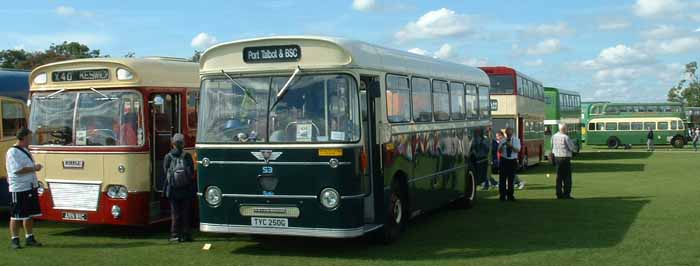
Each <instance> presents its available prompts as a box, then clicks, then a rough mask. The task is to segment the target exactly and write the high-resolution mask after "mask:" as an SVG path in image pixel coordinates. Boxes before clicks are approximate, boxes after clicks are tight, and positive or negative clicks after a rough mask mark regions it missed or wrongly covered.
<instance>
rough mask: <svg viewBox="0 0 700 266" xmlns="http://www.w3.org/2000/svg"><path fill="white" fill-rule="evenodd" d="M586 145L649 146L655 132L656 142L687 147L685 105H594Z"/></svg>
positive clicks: (676, 146)
mask: <svg viewBox="0 0 700 266" xmlns="http://www.w3.org/2000/svg"><path fill="white" fill-rule="evenodd" d="M590 117H591V118H590V120H589V121H588V125H587V127H588V130H587V136H586V144H588V145H607V146H608V148H611V149H616V148H618V147H620V146H622V145H645V144H646V141H647V132H648V130H649V129H652V130H654V143H655V144H658V145H664V144H670V145H673V147H675V148H683V146H684V145H685V144H686V139H685V137H684V136H685V134H686V132H685V125H684V113H683V106H682V105H681V104H680V103H673V102H668V103H597V104H593V105H591V110H590Z"/></svg>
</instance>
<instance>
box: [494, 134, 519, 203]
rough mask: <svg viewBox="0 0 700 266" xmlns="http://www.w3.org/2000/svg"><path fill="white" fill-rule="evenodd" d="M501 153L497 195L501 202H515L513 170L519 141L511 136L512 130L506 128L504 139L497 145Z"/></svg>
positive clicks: (515, 165)
mask: <svg viewBox="0 0 700 266" xmlns="http://www.w3.org/2000/svg"><path fill="white" fill-rule="evenodd" d="M498 151H499V152H500V153H501V167H500V174H499V177H498V193H499V199H500V200H501V201H506V200H508V201H515V195H514V194H515V190H514V184H513V181H515V170H516V169H517V168H518V152H520V140H519V139H518V137H517V136H514V135H513V128H511V127H507V128H506V134H505V138H503V139H502V140H501V141H500V142H499V143H498Z"/></svg>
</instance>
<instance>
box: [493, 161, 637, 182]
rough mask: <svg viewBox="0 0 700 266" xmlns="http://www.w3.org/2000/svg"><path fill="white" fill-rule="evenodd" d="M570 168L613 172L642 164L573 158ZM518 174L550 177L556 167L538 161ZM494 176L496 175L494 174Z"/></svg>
mask: <svg viewBox="0 0 700 266" xmlns="http://www.w3.org/2000/svg"><path fill="white" fill-rule="evenodd" d="M571 169H572V171H573V174H574V176H576V173H603V172H605V173H613V172H642V171H644V164H641V163H608V162H585V161H583V162H581V161H577V160H574V161H572V162H571ZM518 174H527V175H538V174H551V177H552V178H556V169H555V168H554V166H553V165H552V164H550V163H548V162H544V163H540V164H538V165H536V166H533V167H530V168H528V169H526V170H522V171H520V172H518ZM494 177H496V175H494Z"/></svg>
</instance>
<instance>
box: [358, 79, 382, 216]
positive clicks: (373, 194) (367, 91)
mask: <svg viewBox="0 0 700 266" xmlns="http://www.w3.org/2000/svg"><path fill="white" fill-rule="evenodd" d="M361 80H362V83H364V84H366V86H361V87H366V88H364V89H362V90H361V91H360V102H361V104H360V105H361V108H360V110H361V112H362V114H361V115H362V130H363V132H362V133H363V135H364V136H366V137H365V141H364V143H363V144H364V147H363V150H364V151H365V153H364V156H366V158H363V161H366V164H367V165H366V166H367V168H366V170H365V173H363V177H362V185H363V188H365V189H363V191H364V192H366V193H369V196H368V197H365V201H364V216H365V223H383V220H381V219H382V218H381V217H384V216H383V215H384V213H385V211H384V206H385V205H384V187H385V184H384V174H383V173H382V166H381V152H380V151H381V147H380V145H379V144H378V143H379V142H378V140H377V123H378V121H380V120H378V119H377V112H376V106H377V102H376V101H378V100H380V96H381V95H380V85H379V84H380V83H379V77H366V76H363V77H362V78H361ZM361 163H363V164H364V163H365V162H361Z"/></svg>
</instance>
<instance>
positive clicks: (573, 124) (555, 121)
mask: <svg viewBox="0 0 700 266" xmlns="http://www.w3.org/2000/svg"><path fill="white" fill-rule="evenodd" d="M544 97H545V98H544V99H545V107H544V119H545V120H544V126H545V131H544V134H545V138H544V147H545V156H548V154H549V153H550V152H551V151H552V135H554V134H556V132H557V131H559V124H561V123H563V124H566V126H567V128H568V135H569V138H571V141H572V142H573V143H574V145H575V146H576V152H578V151H579V150H580V147H581V113H580V110H581V96H580V95H579V93H578V92H573V91H566V90H562V89H557V88H552V87H545V88H544Z"/></svg>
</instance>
